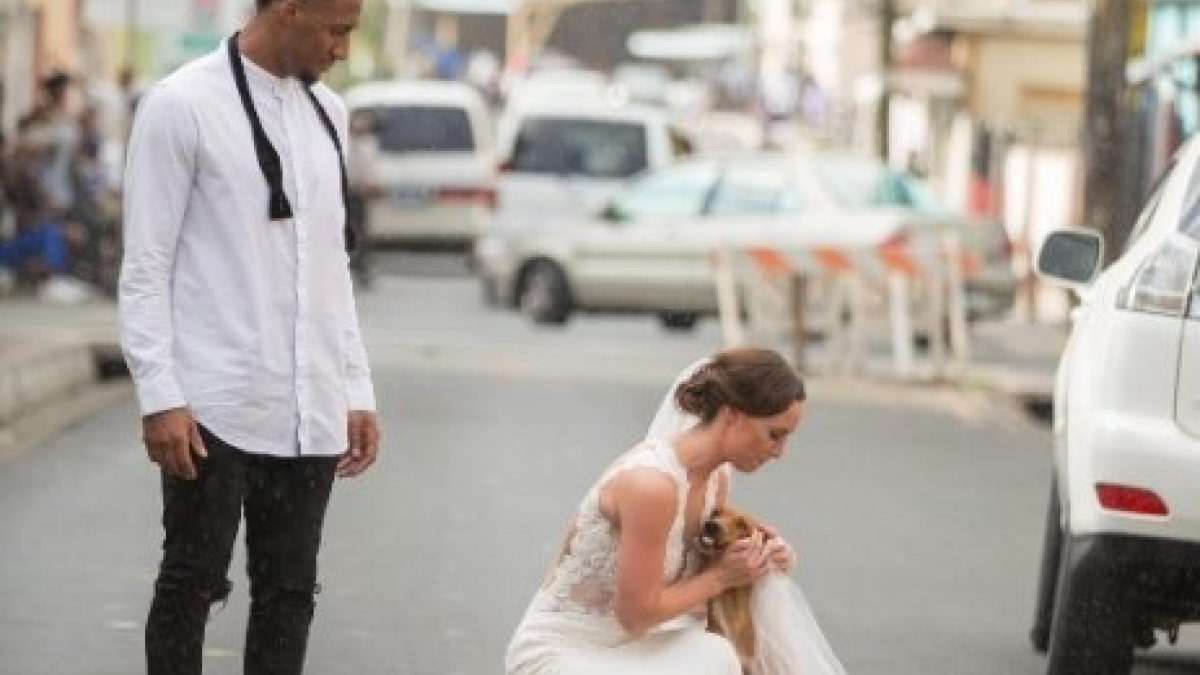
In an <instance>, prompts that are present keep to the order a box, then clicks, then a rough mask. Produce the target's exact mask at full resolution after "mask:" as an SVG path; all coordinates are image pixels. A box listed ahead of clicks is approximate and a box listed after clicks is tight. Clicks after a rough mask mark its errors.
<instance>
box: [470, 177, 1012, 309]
mask: <svg viewBox="0 0 1200 675" xmlns="http://www.w3.org/2000/svg"><path fill="white" fill-rule="evenodd" d="M949 230H953V231H955V232H957V233H958V234H959V239H960V241H961V243H962V246H963V247H964V249H965V250H968V251H970V252H971V257H972V259H973V260H974V261H975V264H976V269H975V270H973V272H974V273H973V274H972V275H971V277H970V281H969V282H968V285H967V289H966V295H967V305H968V314H969V315H970V316H971V317H973V318H980V317H984V316H996V315H999V314H1002V313H1004V312H1006V311H1008V309H1009V308H1010V307H1011V306H1012V303H1013V299H1014V297H1015V290H1016V286H1017V282H1016V279H1015V277H1014V275H1013V271H1012V266H1011V263H1010V259H1009V255H1010V247H1009V242H1008V237H1007V233H1006V231H1005V230H1004V228H1003V226H1001V225H1000V224H998V223H987V222H974V221H970V220H967V219H964V218H961V217H956V216H954V215H952V214H950V213H949V212H948V211H946V210H945V209H943V208H941V207H940V206H939V205H938V204H937V203H936V202H935V201H934V200H933V195H932V192H931V191H930V190H929V189H928V188H927V186H925V185H923V184H922V183H921V182H920V181H917V180H915V179H912V178H910V177H908V176H905V175H902V174H898V173H895V172H892V171H890V170H887V169H885V168H883V167H882V166H880V165H879V164H878V163H877V162H874V161H873V160H871V159H864V158H860V157H857V156H848V155H839V154H806V155H795V154H789V155H771V154H752V155H742V156H729V157H707V158H699V159H694V160H691V161H687V162H683V163H679V164H675V165H673V166H670V167H668V168H665V169H662V170H659V171H655V172H650V173H647V174H644V175H642V176H641V177H639V178H637V179H635V180H634V181H632V182H631V183H629V184H628V185H627V186H626V187H625V188H624V189H623V190H621V191H620V192H619V193H618V194H617V195H616V196H615V197H614V198H613V199H611V200H610V201H609V203H608V205H607V206H606V207H605V208H604V209H603V210H602V211H601V212H600V213H598V214H597V215H596V216H595V217H593V218H591V219H587V220H583V221H579V222H572V223H560V224H546V225H541V226H536V227H525V228H518V227H507V228H496V229H493V230H492V231H490V232H488V234H487V235H486V236H484V237H482V238H481V239H480V240H479V241H478V242H477V244H476V248H475V263H476V272H477V274H478V275H479V277H480V279H481V281H482V284H483V291H484V296H485V298H486V299H487V300H488V301H489V302H492V303H496V304H500V305H504V306H509V307H514V308H518V309H520V310H521V311H523V312H524V313H525V314H527V315H528V316H529V317H530V318H531V319H532V320H533V321H535V322H538V323H545V324H559V323H563V322H565V321H567V319H568V318H569V317H570V315H571V313H572V312H574V311H587V312H609V311H611V312H631V311H632V312H644V313H653V314H656V315H658V316H659V317H660V319H661V321H662V323H663V325H664V326H666V327H668V328H672V329H687V328H690V327H692V326H693V325H694V324H695V323H696V321H697V319H698V318H699V317H701V316H704V315H713V314H715V313H716V311H717V298H716V290H715V284H714V281H713V267H712V260H713V256H714V254H715V253H716V252H717V251H719V250H722V249H726V248H727V249H732V250H736V249H740V248H745V247H750V246H764V245H766V246H772V247H776V248H779V249H782V250H785V251H806V250H812V249H814V248H815V247H822V246H823V247H834V248H839V249H842V250H847V251H862V250H869V249H872V248H873V247H878V246H879V245H881V244H884V243H887V242H890V243H896V244H903V243H905V242H908V241H911V242H912V245H913V246H917V245H918V242H925V244H924V245H928V243H929V242H930V241H932V239H933V238H934V237H936V236H938V235H940V233H942V232H945V231H949Z"/></svg>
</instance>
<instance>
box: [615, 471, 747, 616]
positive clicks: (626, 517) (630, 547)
mask: <svg viewBox="0 0 1200 675" xmlns="http://www.w3.org/2000/svg"><path fill="white" fill-rule="evenodd" d="M606 492H607V493H608V494H607V495H605V496H606V497H608V501H609V506H610V508H611V510H612V511H611V513H612V515H613V516H614V522H616V523H617V525H618V528H619V532H620V535H619V536H620V540H619V542H620V543H619V547H620V548H619V550H618V552H617V578H616V598H615V611H616V616H617V620H618V621H620V623H621V626H622V627H623V628H624V629H625V630H626V631H628V632H629V633H631V634H633V635H641V634H642V633H645V632H646V631H648V630H649V629H651V628H653V627H654V626H657V625H658V624H660V623H662V622H664V621H667V620H669V619H673V618H675V617H677V616H680V615H682V614H684V613H686V612H688V611H690V610H691V609H692V608H694V607H695V606H696V605H698V604H700V603H702V602H704V601H705V600H708V599H709V598H711V597H713V596H715V595H717V594H719V593H720V592H721V591H723V590H725V589H726V588H729V587H730V586H740V585H744V584H748V583H751V582H752V581H753V580H754V579H756V578H757V577H758V576H760V575H761V574H762V573H764V572H765V571H766V570H767V569H769V568H770V565H769V561H767V560H766V559H765V558H764V557H762V556H758V555H751V554H750V552H749V551H748V550H747V549H746V548H744V547H742V548H738V549H736V550H734V551H732V552H731V554H727V555H726V556H724V557H723V558H722V560H721V562H720V563H719V564H717V565H715V566H714V567H712V568H710V569H708V570H706V571H704V572H701V573H699V574H696V575H693V576H691V577H687V578H684V579H681V580H680V581H678V582H675V583H673V584H666V583H664V582H663V560H664V558H665V556H666V548H667V537H668V536H669V534H670V531H671V525H672V523H673V522H674V520H675V514H676V505H677V503H678V502H677V498H676V494H675V483H674V481H672V480H671V478H669V477H668V476H665V475H663V474H661V473H659V472H657V471H653V470H642V469H631V470H629V471H626V472H624V473H622V474H621V475H620V476H618V477H617V478H615V479H614V480H613V481H612V482H611V483H610V484H609V485H608V486H607V487H606Z"/></svg>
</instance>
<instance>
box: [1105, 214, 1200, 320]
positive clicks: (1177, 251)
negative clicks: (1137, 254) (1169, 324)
mask: <svg viewBox="0 0 1200 675" xmlns="http://www.w3.org/2000/svg"><path fill="white" fill-rule="evenodd" d="M1196 252H1197V244H1196V242H1195V241H1194V240H1192V239H1191V238H1190V237H1187V236H1184V235H1182V234H1174V235H1172V236H1171V237H1170V238H1169V239H1167V240H1166V241H1164V242H1163V243H1162V245H1160V246H1159V247H1158V248H1157V249H1155V250H1154V252H1152V253H1151V254H1150V255H1149V256H1147V257H1146V259H1145V260H1143V261H1142V264H1141V266H1140V267H1138V271H1137V274H1135V275H1133V280H1132V281H1130V282H1129V285H1128V286H1126V287H1125V288H1123V289H1122V290H1121V293H1120V294H1119V295H1118V296H1117V307H1119V308H1121V309H1129V310H1134V311H1138V312H1149V313H1151V314H1165V315H1167V316H1183V312H1184V310H1185V309H1186V308H1187V302H1188V296H1189V294H1190V291H1191V288H1192V272H1193V268H1194V267H1195V265H1196Z"/></svg>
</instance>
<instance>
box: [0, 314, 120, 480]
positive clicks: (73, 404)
mask: <svg viewBox="0 0 1200 675" xmlns="http://www.w3.org/2000/svg"><path fill="white" fill-rule="evenodd" d="M114 312H115V307H114V305H113V304H112V303H111V302H107V301H102V300H96V301H89V302H87V303H83V304H77V305H64V304H53V303H46V302H41V301H38V300H35V299H23V298H5V299H3V300H0V460H3V459H4V458H5V457H6V456H8V455H12V454H15V453H16V452H18V451H20V450H21V449H23V448H26V447H32V446H34V445H37V444H38V443H40V442H42V441H44V440H46V439H47V438H50V437H52V436H54V435H55V434H57V433H58V432H60V431H62V430H63V429H66V428H68V427H70V426H71V425H72V424H74V423H76V422H77V421H78V420H80V419H82V418H84V417H86V416H87V415H90V414H92V413H93V412H95V411H96V410H99V409H100V408H102V407H103V406H105V405H107V404H108V403H110V402H112V401H113V400H116V399H118V398H120V397H122V396H125V395H127V394H128V392H129V391H130V387H129V384H128V383H127V382H124V381H120V380H113V379H111V378H107V377H105V376H104V375H105V373H104V371H103V369H102V365H103V364H105V363H109V364H111V362H112V360H113V359H114V358H117V354H118V352H117V349H116V345H117V338H116V330H115V315H114ZM110 327H111V328H110Z"/></svg>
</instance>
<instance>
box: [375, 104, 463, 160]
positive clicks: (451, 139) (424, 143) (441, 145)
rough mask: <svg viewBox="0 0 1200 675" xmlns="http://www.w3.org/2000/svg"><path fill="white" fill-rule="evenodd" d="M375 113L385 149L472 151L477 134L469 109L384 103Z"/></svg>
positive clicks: (394, 150) (381, 144) (378, 136)
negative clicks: (469, 115)
mask: <svg viewBox="0 0 1200 675" xmlns="http://www.w3.org/2000/svg"><path fill="white" fill-rule="evenodd" d="M372 113H373V114H374V116H375V119H376V127H375V134H376V136H377V138H378V139H379V149H380V150H381V151H383V152H392V153H405V152H468V151H471V150H474V149H475V135H474V134H473V133H472V131H471V120H470V117H468V115H467V111H466V110H463V109H462V108H455V107H452V106H381V107H377V108H374V109H373V110H372Z"/></svg>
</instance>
